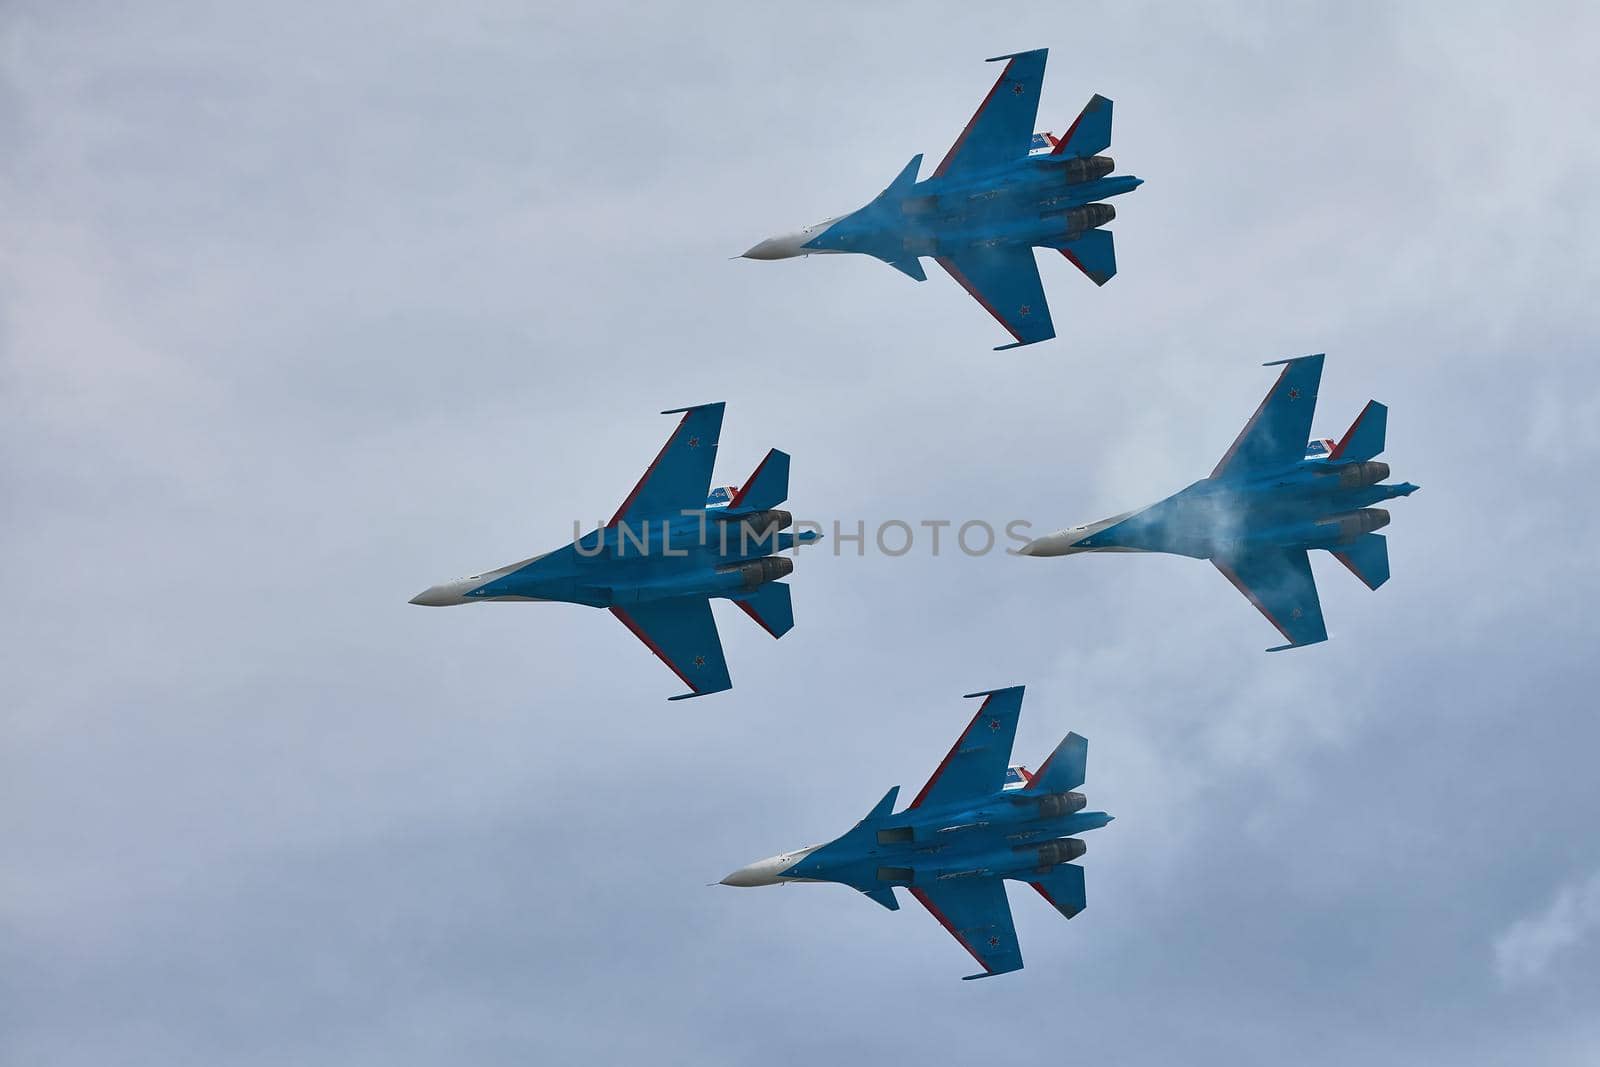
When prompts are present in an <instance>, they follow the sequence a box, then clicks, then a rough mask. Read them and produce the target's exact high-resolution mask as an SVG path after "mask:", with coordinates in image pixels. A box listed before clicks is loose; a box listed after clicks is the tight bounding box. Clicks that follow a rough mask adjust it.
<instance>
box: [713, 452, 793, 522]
mask: <svg viewBox="0 0 1600 1067" xmlns="http://www.w3.org/2000/svg"><path fill="white" fill-rule="evenodd" d="M787 499H789V453H787V452H779V451H778V450H777V449H776V448H774V449H772V450H771V451H770V452H768V453H767V454H766V457H765V458H763V459H762V461H761V462H760V463H759V464H757V466H756V469H755V470H754V471H753V472H752V473H751V475H750V477H749V479H748V480H747V481H746V482H745V483H744V485H742V486H740V487H739V491H738V492H737V493H735V494H733V499H732V500H730V501H729V502H728V509H729V510H730V511H734V510H738V509H741V508H743V509H752V510H760V509H762V508H775V507H777V506H778V505H779V504H781V503H783V502H784V501H785V500H787Z"/></svg>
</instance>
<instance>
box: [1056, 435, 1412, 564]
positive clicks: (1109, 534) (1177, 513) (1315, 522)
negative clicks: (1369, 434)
mask: <svg viewBox="0 0 1600 1067" xmlns="http://www.w3.org/2000/svg"><path fill="white" fill-rule="evenodd" d="M1388 474H1389V467H1388V464H1385V463H1377V462H1371V461H1368V462H1364V463H1361V462H1339V461H1330V460H1324V459H1316V460H1305V461H1302V462H1301V463H1299V464H1297V465H1295V466H1293V467H1291V468H1288V469H1286V470H1283V471H1279V472H1274V473H1268V474H1257V475H1254V476H1251V477H1246V478H1237V477H1236V478H1228V477H1224V478H1205V479H1202V480H1201V481H1198V482H1195V483H1194V484H1193V485H1191V486H1189V487H1188V488H1187V489H1184V490H1182V491H1181V492H1179V493H1176V494H1174V495H1173V496H1170V497H1168V498H1167V499H1165V500H1163V501H1161V502H1160V503H1158V504H1152V505H1151V506H1149V507H1147V508H1145V509H1143V510H1142V511H1136V512H1133V513H1131V514H1128V515H1119V516H1117V517H1115V518H1112V519H1106V520H1103V521H1102V522H1100V523H1094V524H1091V525H1089V526H1085V527H1081V528H1080V529H1082V530H1083V531H1084V532H1083V536H1081V537H1079V538H1077V539H1075V540H1072V541H1071V549H1072V550H1076V551H1084V552H1093V551H1101V552H1116V551H1123V552H1173V553H1177V554H1178V555H1183V556H1193V557H1195V558H1197V559H1214V558H1217V557H1219V556H1231V555H1237V554H1239V553H1242V552H1246V551H1251V550H1254V549H1258V548H1307V549H1311V548H1336V547H1338V546H1339V545H1342V544H1347V543H1349V542H1351V541H1353V540H1355V539H1356V538H1357V537H1359V536H1361V534H1363V533H1370V532H1371V531H1373V530H1376V529H1379V528H1381V527H1383V526H1386V525H1388V522H1389V513H1388V512H1386V511H1384V510H1382V509H1379V508H1374V507H1372V505H1374V504H1377V503H1379V502H1380V501H1384V500H1389V499H1392V498H1394V497H1398V496H1407V495H1409V494H1410V493H1412V492H1413V491H1414V490H1415V489H1416V486H1414V485H1411V484H1410V483H1409V482H1406V483H1401V484H1399V485H1380V484H1377V483H1378V482H1380V481H1381V480H1382V479H1383V478H1385V477H1387V476H1388ZM1076 532H1077V531H1065V532H1064V534H1065V536H1067V537H1070V536H1071V534H1073V533H1076ZM1058 536H1060V535H1058Z"/></svg>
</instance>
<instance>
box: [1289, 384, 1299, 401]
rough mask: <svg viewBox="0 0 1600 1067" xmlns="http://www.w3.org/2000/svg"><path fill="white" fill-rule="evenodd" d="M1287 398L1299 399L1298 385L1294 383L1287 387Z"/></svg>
mask: <svg viewBox="0 0 1600 1067" xmlns="http://www.w3.org/2000/svg"><path fill="white" fill-rule="evenodd" d="M1289 399H1290V400H1299V399H1300V387H1299V386H1298V385H1294V386H1290V387H1289Z"/></svg>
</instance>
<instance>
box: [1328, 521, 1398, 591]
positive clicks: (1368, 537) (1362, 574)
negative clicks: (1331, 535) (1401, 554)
mask: <svg viewBox="0 0 1600 1067" xmlns="http://www.w3.org/2000/svg"><path fill="white" fill-rule="evenodd" d="M1333 558H1334V559H1336V560H1338V561H1339V562H1340V563H1343V564H1344V565H1345V566H1346V567H1348V568H1350V573H1351V574H1353V575H1355V576H1356V577H1357V578H1360V579H1361V581H1362V583H1363V584H1364V585H1366V587H1367V588H1368V589H1376V588H1378V586H1380V585H1382V584H1383V583H1384V582H1387V581H1388V580H1389V539H1388V538H1386V537H1384V536H1383V534H1375V533H1369V534H1362V535H1361V536H1360V537H1358V538H1356V539H1355V540H1354V541H1352V542H1350V543H1349V544H1348V545H1344V546H1343V547H1341V548H1338V549H1336V550H1334V553H1333Z"/></svg>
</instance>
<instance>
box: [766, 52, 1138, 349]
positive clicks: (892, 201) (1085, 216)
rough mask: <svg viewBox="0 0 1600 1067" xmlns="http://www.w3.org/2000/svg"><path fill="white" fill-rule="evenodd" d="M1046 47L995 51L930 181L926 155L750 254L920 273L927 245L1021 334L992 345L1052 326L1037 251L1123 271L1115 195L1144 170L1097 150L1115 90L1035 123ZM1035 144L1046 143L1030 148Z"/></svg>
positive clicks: (1093, 268)
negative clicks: (835, 255) (861, 261)
mask: <svg viewBox="0 0 1600 1067" xmlns="http://www.w3.org/2000/svg"><path fill="white" fill-rule="evenodd" d="M1047 51H1048V50H1047V49H1044V48H1040V49H1036V50H1034V51H1032V52H1018V53H1016V54H1015V55H1009V56H996V57H995V58H994V59H991V60H989V62H991V63H994V62H998V61H999V60H1005V61H1006V65H1005V69H1004V70H1002V71H1001V72H1000V78H999V80H998V81H996V82H995V83H994V88H992V89H990V90H989V95H988V96H986V97H984V98H983V103H982V104H980V105H978V111H977V113H976V114H975V115H973V116H972V121H971V122H968V123H967V128H966V129H964V130H962V131H961V136H960V137H957V138H956V143H955V144H954V145H952V146H951V148H950V151H949V152H948V153H946V155H945V157H944V161H943V162H942V163H940V164H939V166H938V168H937V169H936V170H934V172H933V174H932V175H931V176H929V178H928V179H927V180H926V181H921V182H919V181H917V173H918V171H919V169H920V168H921V166H922V156H920V155H918V156H916V157H914V158H913V159H912V160H911V162H910V163H907V164H906V166H905V169H903V170H902V171H901V172H900V176H899V177H898V178H896V179H895V180H894V181H893V182H892V183H891V184H890V185H889V188H887V189H885V190H884V191H883V192H882V193H880V194H878V197H877V199H876V200H874V201H872V203H870V204H868V205H867V206H866V207H864V208H862V209H861V210H859V211H856V212H853V213H851V214H849V215H842V216H840V217H838V218H833V219H829V220H827V221H826V222H819V223H817V224H816V225H815V226H808V227H806V228H805V229H804V230H801V231H799V232H798V233H791V234H785V235H783V236H780V237H773V238H769V239H768V240H765V241H762V242H761V243H760V244H758V245H756V246H755V247H754V248H752V249H750V250H749V251H748V252H746V253H744V257H743V258H746V259H790V258H792V257H795V256H806V255H810V254H812V253H814V252H818V253H823V252H860V253H863V254H865V255H869V256H873V257H875V258H877V259H881V260H883V261H884V262H885V263H887V264H889V265H890V266H891V267H894V268H895V269H896V270H899V271H901V272H903V273H905V274H907V275H909V276H910V277H912V278H914V279H916V280H917V281H919V282H920V281H924V280H926V278H927V275H926V274H924V273H923V270H922V263H921V260H920V258H919V257H921V256H932V257H933V259H934V262H936V263H938V264H939V266H941V267H943V268H944V269H945V271H946V272H947V273H949V275H950V276H951V277H952V278H954V279H955V280H956V281H957V282H958V283H959V284H960V285H961V287H962V288H963V289H965V290H966V291H967V292H969V293H971V294H972V296H973V298H974V299H975V300H977V301H978V303H980V304H982V305H983V308H984V310H985V311H987V312H988V313H989V314H991V315H993V316H994V317H995V318H996V319H998V320H999V322H1000V325H1002V326H1004V327H1005V328H1006V329H1007V330H1008V331H1010V333H1011V336H1012V337H1014V338H1015V339H1016V340H1015V341H1013V342H1012V343H1010V344H1006V345H1001V346H1000V347H999V348H997V349H996V350H995V351H997V352H998V351H1003V350H1004V349H1007V348H1017V347H1019V346H1021V345H1031V344H1033V343H1034V342H1036V341H1047V340H1049V339H1050V338H1052V337H1054V336H1055V335H1056V330H1055V325H1054V324H1053V323H1052V322H1051V321H1050V306H1049V304H1047V303H1046V302H1045V298H1044V287H1043V285H1041V284H1040V281H1039V267H1038V264H1037V263H1036V262H1035V261H1034V258H1033V249H1034V247H1035V246H1038V247H1042V248H1054V249H1056V250H1057V251H1059V252H1060V253H1061V254H1062V255H1063V256H1066V257H1067V259H1068V260H1069V261H1070V262H1071V263H1072V265H1073V266H1075V267H1077V268H1078V269H1079V270H1081V271H1083V273H1085V274H1087V275H1088V276H1089V278H1090V280H1091V281H1093V282H1094V283H1095V284H1096V285H1104V284H1105V283H1106V282H1108V281H1110V280H1111V276H1112V275H1114V274H1116V273H1117V257H1116V252H1115V249H1114V248H1113V247H1112V242H1111V234H1110V233H1108V232H1107V231H1105V230H1103V229H1100V227H1102V226H1104V225H1105V224H1106V223H1108V222H1110V221H1111V220H1112V219H1114V218H1116V215H1117V212H1116V209H1115V208H1113V207H1112V206H1111V205H1110V204H1106V203H1102V202H1101V201H1104V200H1106V199H1108V198H1110V197H1113V196H1117V195H1120V194H1122V193H1127V192H1132V191H1133V190H1134V189H1136V188H1138V187H1139V185H1140V184H1142V181H1141V179H1139V178H1134V177H1129V176H1126V175H1119V176H1111V172H1112V171H1113V170H1115V169H1116V163H1115V162H1114V161H1113V160H1112V159H1111V157H1110V156H1103V155H1099V154H1098V153H1100V152H1103V151H1104V150H1105V149H1106V148H1108V147H1110V145H1111V101H1110V100H1107V99H1106V98H1105V97H1103V96H1095V97H1094V98H1092V99H1091V100H1090V101H1089V104H1088V106H1087V107H1085V108H1084V109H1083V113H1082V114H1080V115H1079V116H1078V117H1077V119H1076V120H1075V121H1074V122H1073V124H1072V125H1071V126H1070V127H1068V128H1067V132H1066V133H1065V134H1063V135H1062V136H1061V137H1059V138H1056V137H1053V136H1051V135H1049V134H1040V133H1035V132H1034V120H1035V119H1036V118H1037V116H1038V112H1039V87H1040V84H1041V83H1042V82H1043V80H1044V63H1045V55H1046V53H1047ZM1035 147H1045V148H1047V150H1046V151H1042V152H1037V153H1036V152H1034V151H1032V150H1033V149H1034V148H1035Z"/></svg>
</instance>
